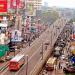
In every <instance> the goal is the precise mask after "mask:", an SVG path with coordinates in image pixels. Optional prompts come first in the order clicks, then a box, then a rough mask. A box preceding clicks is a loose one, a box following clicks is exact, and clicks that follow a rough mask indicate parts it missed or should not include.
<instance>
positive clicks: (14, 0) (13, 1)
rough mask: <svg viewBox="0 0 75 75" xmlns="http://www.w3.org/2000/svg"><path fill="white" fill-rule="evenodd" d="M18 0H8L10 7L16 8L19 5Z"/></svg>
mask: <svg viewBox="0 0 75 75" xmlns="http://www.w3.org/2000/svg"><path fill="white" fill-rule="evenodd" d="M19 3H20V0H11V1H10V8H12V9H16V8H17V7H18V6H19Z"/></svg>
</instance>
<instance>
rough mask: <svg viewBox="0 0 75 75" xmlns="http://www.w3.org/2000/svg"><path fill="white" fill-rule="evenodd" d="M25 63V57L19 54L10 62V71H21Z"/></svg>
mask: <svg viewBox="0 0 75 75" xmlns="http://www.w3.org/2000/svg"><path fill="white" fill-rule="evenodd" d="M24 63H25V59H24V55H21V54H18V55H16V56H15V57H14V58H13V59H11V60H10V62H9V70H19V69H20V67H21V66H22V65H23V64H24Z"/></svg>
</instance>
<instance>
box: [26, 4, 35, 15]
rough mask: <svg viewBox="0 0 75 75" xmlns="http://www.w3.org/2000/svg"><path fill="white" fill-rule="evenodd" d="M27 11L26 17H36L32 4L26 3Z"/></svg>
mask: <svg viewBox="0 0 75 75" xmlns="http://www.w3.org/2000/svg"><path fill="white" fill-rule="evenodd" d="M27 10H28V15H29V16H35V15H36V10H35V9H34V4H33V3H28V5H27Z"/></svg>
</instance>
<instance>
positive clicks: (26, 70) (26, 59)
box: [26, 55, 28, 75]
mask: <svg viewBox="0 0 75 75" xmlns="http://www.w3.org/2000/svg"><path fill="white" fill-rule="evenodd" d="M26 61H27V63H26V75H28V55H26Z"/></svg>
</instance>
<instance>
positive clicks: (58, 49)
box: [54, 46, 62, 57]
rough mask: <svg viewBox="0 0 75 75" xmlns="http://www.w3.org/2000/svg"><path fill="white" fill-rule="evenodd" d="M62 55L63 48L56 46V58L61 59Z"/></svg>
mask: <svg viewBox="0 0 75 75" xmlns="http://www.w3.org/2000/svg"><path fill="white" fill-rule="evenodd" d="M61 53H62V47H59V46H56V47H55V49H54V56H55V57H59V56H60V55H61Z"/></svg>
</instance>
